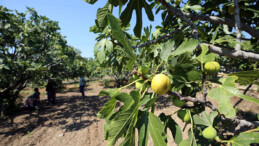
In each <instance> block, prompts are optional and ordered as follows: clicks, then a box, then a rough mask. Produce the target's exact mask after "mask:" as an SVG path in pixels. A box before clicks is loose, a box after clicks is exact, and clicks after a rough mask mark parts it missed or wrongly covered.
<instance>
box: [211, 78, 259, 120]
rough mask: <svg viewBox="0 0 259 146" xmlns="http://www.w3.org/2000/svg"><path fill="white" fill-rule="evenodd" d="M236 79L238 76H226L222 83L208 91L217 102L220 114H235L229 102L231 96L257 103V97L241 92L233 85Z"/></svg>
mask: <svg viewBox="0 0 259 146" xmlns="http://www.w3.org/2000/svg"><path fill="white" fill-rule="evenodd" d="M237 79H238V78H237V77H236V76H230V77H227V78H225V79H224V80H223V81H221V82H222V85H219V87H218V88H214V89H212V90H210V91H209V96H210V98H212V99H215V100H217V102H218V105H219V112H220V113H221V114H224V115H225V116H226V117H227V118H233V117H234V116H235V115H236V112H235V109H234V108H233V106H232V104H231V103H230V98H231V97H233V96H238V97H240V98H243V99H245V100H248V101H251V102H255V103H257V104H258V103H259V100H258V99H255V98H253V97H249V96H246V95H244V94H242V93H241V92H240V91H239V90H238V89H237V88H236V87H235V81H236V80H237Z"/></svg>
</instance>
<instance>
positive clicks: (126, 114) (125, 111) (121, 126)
mask: <svg viewBox="0 0 259 146" xmlns="http://www.w3.org/2000/svg"><path fill="white" fill-rule="evenodd" d="M115 98H116V99H117V100H119V101H121V102H123V103H124V105H123V106H122V107H121V108H120V110H119V111H118V112H117V113H115V114H114V116H111V118H110V119H109V120H111V123H110V125H109V132H108V145H109V146H112V145H114V144H115V143H116V141H117V140H118V138H120V137H121V136H122V135H123V134H124V133H125V130H127V129H128V131H127V132H126V137H125V139H124V140H125V141H124V142H123V143H124V144H128V143H134V142H133V141H132V140H134V139H132V140H131V141H129V140H130V139H129V138H131V137H134V135H135V133H132V132H130V131H132V130H133V127H134V126H135V124H136V120H137V116H138V107H139V98H140V94H139V93H138V92H136V91H132V92H131V93H130V95H128V94H127V93H121V94H119V95H117V96H116V97H115ZM129 130H130V131H129Z"/></svg>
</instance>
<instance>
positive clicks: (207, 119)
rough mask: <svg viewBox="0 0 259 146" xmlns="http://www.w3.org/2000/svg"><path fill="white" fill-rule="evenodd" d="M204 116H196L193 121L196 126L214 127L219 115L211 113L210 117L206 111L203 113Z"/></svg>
mask: <svg viewBox="0 0 259 146" xmlns="http://www.w3.org/2000/svg"><path fill="white" fill-rule="evenodd" d="M201 114H202V116H201V117H200V116H198V115H194V116H193V120H194V123H195V124H198V125H204V126H212V125H213V121H214V119H215V117H216V116H217V115H218V113H217V112H211V113H210V114H209V115H208V114H207V113H206V112H205V111H204V112H202V113H201Z"/></svg>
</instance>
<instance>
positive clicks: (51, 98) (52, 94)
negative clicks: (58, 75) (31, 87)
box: [46, 79, 57, 104]
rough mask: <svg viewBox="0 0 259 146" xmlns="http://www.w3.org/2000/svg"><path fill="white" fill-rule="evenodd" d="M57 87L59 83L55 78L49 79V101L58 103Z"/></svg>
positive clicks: (47, 88)
mask: <svg viewBox="0 0 259 146" xmlns="http://www.w3.org/2000/svg"><path fill="white" fill-rule="evenodd" d="M56 89H57V83H56V82H55V81H54V80H53V79H49V81H48V84H47V86H46V91H47V95H48V101H49V102H50V103H52V104H55V103H56Z"/></svg>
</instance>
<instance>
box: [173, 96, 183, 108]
mask: <svg viewBox="0 0 259 146" xmlns="http://www.w3.org/2000/svg"><path fill="white" fill-rule="evenodd" d="M185 103H186V101H182V100H180V99H179V98H177V97H175V98H173V104H174V105H175V106H177V107H182V106H184V105H185Z"/></svg>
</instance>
